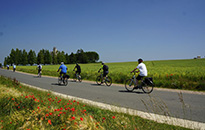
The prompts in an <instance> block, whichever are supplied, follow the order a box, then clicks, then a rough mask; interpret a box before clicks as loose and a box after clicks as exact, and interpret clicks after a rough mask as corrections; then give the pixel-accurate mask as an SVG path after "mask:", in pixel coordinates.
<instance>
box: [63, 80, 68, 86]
mask: <svg viewBox="0 0 205 130" xmlns="http://www.w3.org/2000/svg"><path fill="white" fill-rule="evenodd" d="M63 83H64V85H65V86H67V84H68V78H64V81H63Z"/></svg>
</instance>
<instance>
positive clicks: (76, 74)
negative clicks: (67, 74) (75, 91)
mask: <svg viewBox="0 0 205 130" xmlns="http://www.w3.org/2000/svg"><path fill="white" fill-rule="evenodd" d="M73 80H74V81H77V80H78V81H79V82H82V78H81V76H80V74H78V73H77V72H75V74H74V79H73Z"/></svg>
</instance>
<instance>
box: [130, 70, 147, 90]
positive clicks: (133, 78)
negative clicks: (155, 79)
mask: <svg viewBox="0 0 205 130" xmlns="http://www.w3.org/2000/svg"><path fill="white" fill-rule="evenodd" d="M135 74H136V71H135V72H134V75H133V76H132V80H133V82H134V85H135V86H136V85H137V79H136V76H135ZM143 82H144V81H143V78H142V79H141V84H142V83H143ZM141 84H139V83H138V85H137V86H136V87H135V89H137V88H141Z"/></svg>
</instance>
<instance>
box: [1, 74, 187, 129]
mask: <svg viewBox="0 0 205 130" xmlns="http://www.w3.org/2000/svg"><path fill="white" fill-rule="evenodd" d="M0 129H2V130H16V129H20V130H21V129H22V130H39V129H42V130H43V129H48V130H79V129H82V130H85V129H89V130H108V129H109V130H116V129H118V130H184V129H186V128H182V127H177V126H172V125H167V124H160V123H156V122H154V121H150V120H146V119H143V118H140V117H138V116H131V115H127V114H122V113H116V112H111V111H108V110H103V109H99V108H96V107H93V106H89V105H88V104H82V103H81V102H78V101H76V100H69V99H64V98H62V97H59V96H56V95H53V94H52V93H51V92H45V91H44V92H43V91H39V90H36V89H33V88H29V87H26V86H22V85H21V84H19V82H18V81H16V80H11V79H7V78H5V77H2V76H1V77H0Z"/></svg>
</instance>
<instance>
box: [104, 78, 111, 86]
mask: <svg viewBox="0 0 205 130" xmlns="http://www.w3.org/2000/svg"><path fill="white" fill-rule="evenodd" d="M105 84H106V85H107V86H110V85H111V84H112V79H111V77H110V76H108V77H106V78H105Z"/></svg>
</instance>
